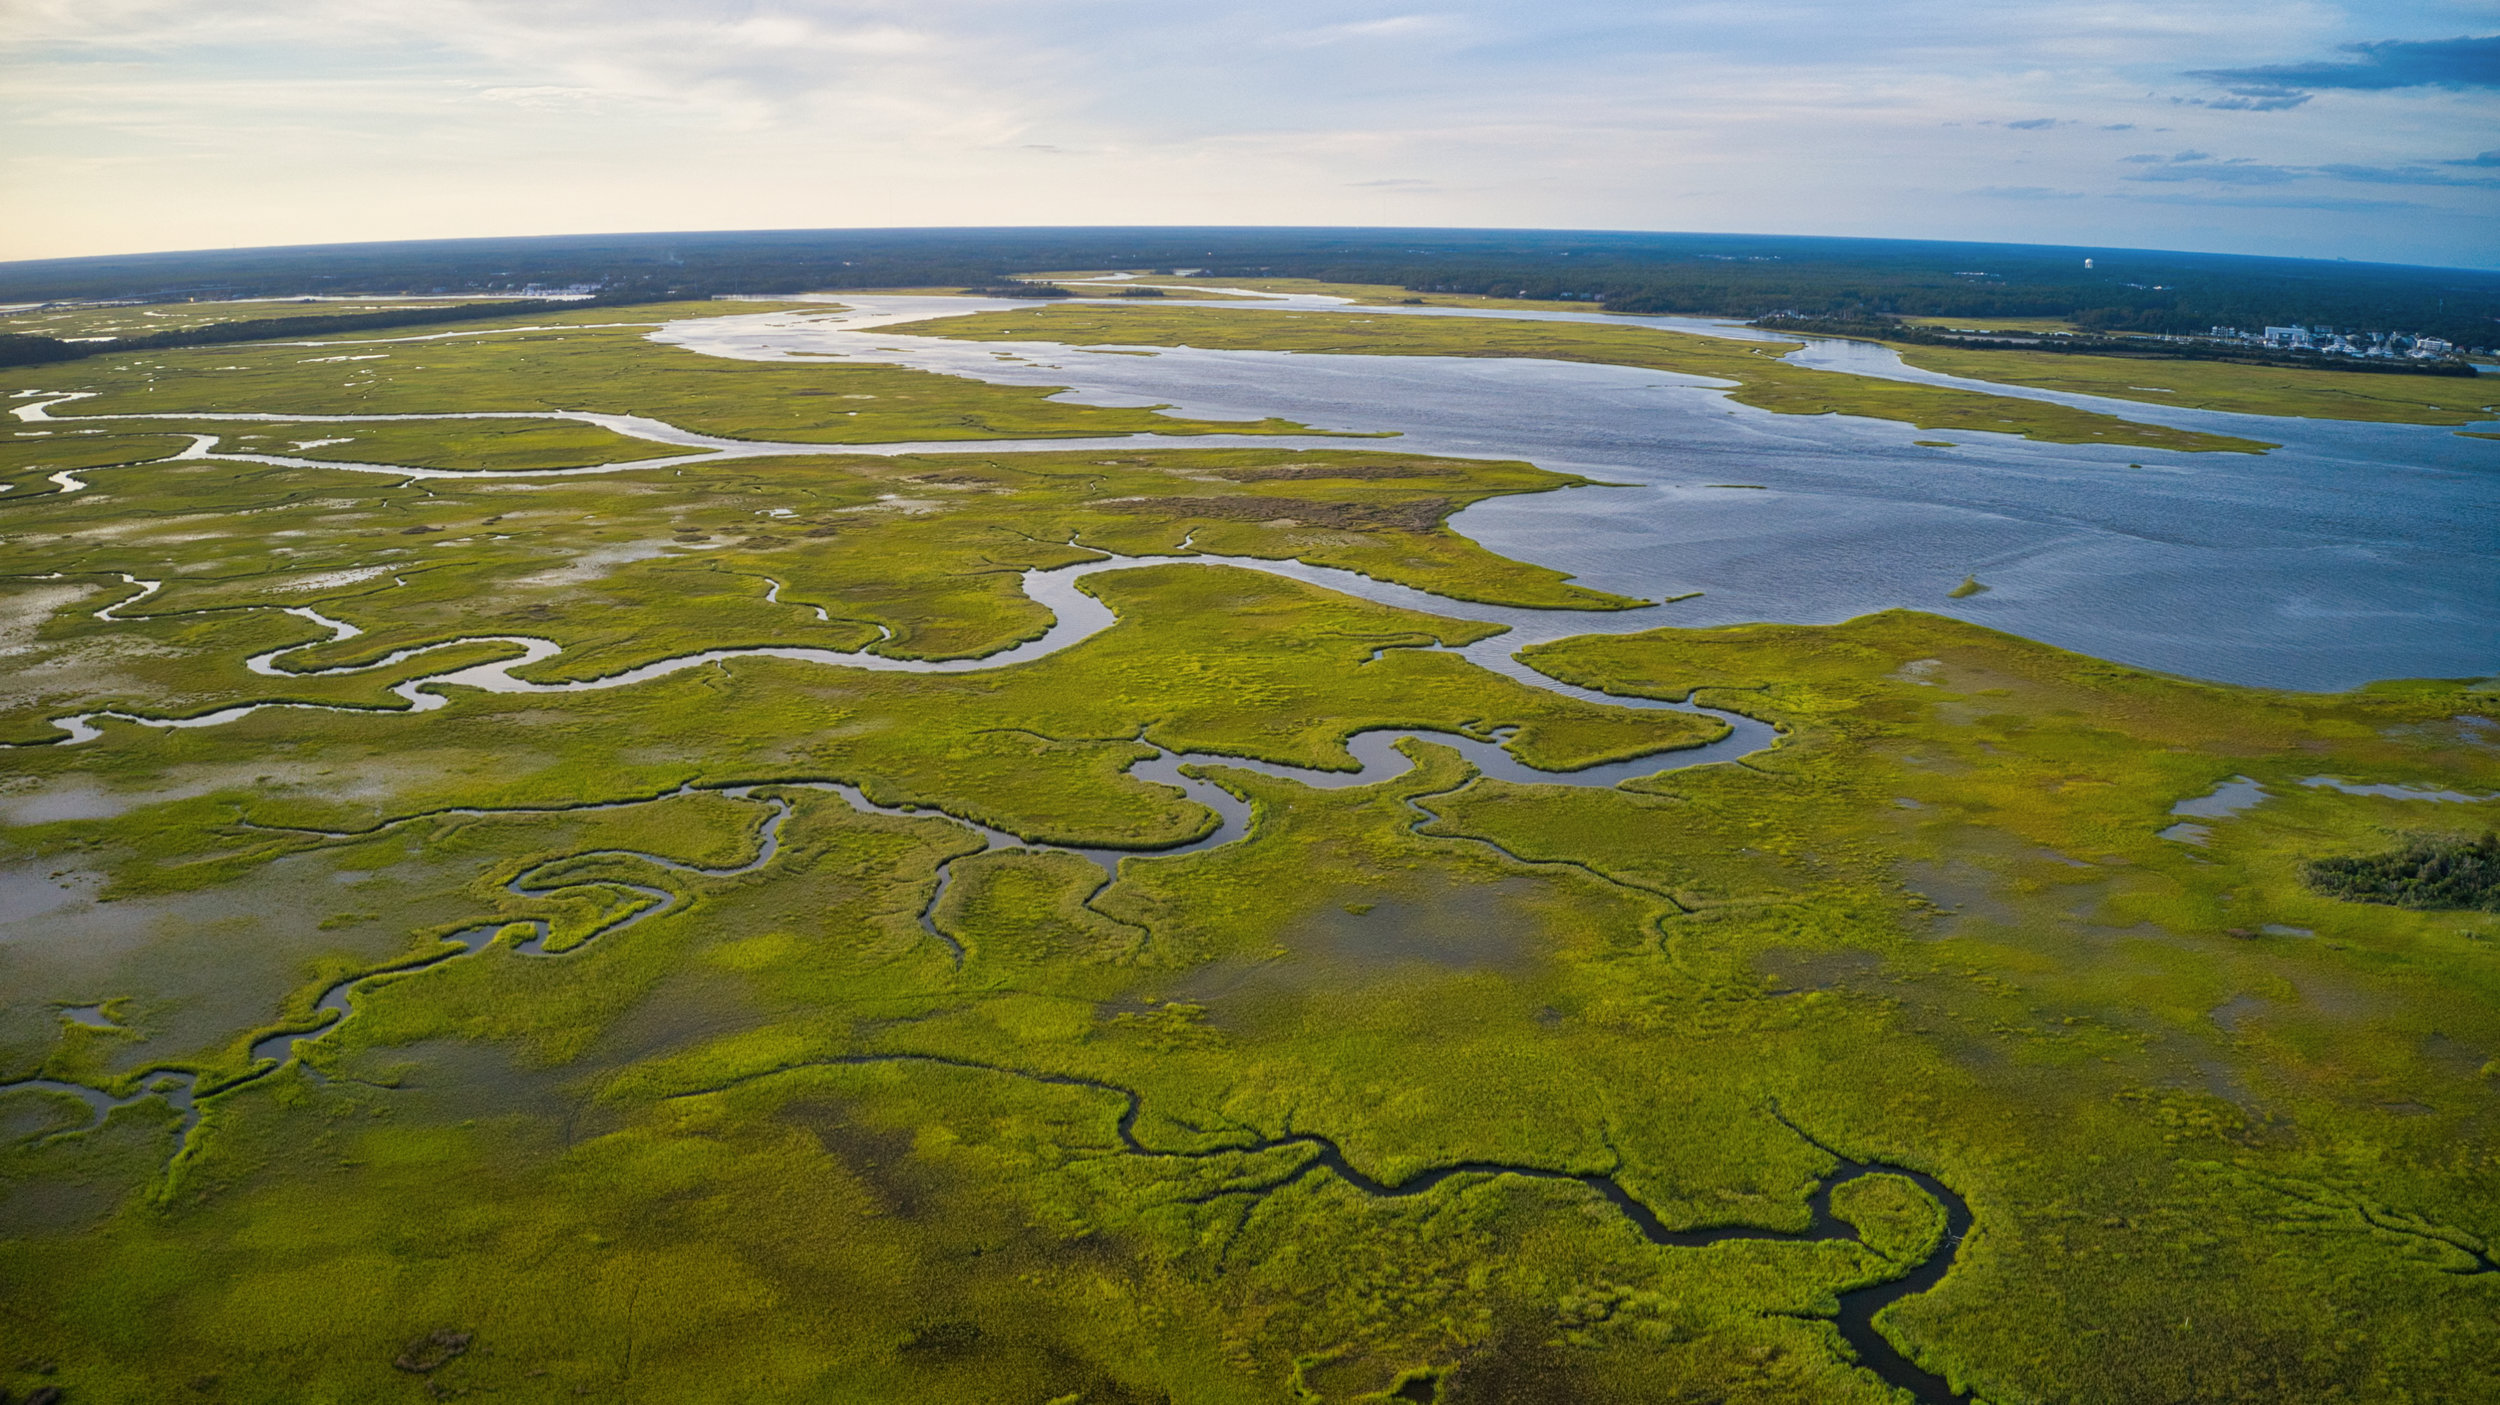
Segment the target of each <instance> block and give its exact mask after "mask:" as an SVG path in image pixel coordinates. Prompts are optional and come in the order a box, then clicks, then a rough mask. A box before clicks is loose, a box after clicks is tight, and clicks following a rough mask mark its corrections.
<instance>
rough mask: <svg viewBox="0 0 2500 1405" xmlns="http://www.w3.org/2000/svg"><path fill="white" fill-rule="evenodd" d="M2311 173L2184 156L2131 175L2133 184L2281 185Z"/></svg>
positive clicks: (2261, 164)
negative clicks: (2180, 182) (2175, 182)
mask: <svg viewBox="0 0 2500 1405" xmlns="http://www.w3.org/2000/svg"><path fill="white" fill-rule="evenodd" d="M2310 174H2312V172H2310V171H2307V170H2304V169H2301V168H2300V167H2297V166H2269V165H2267V164H2265V163H2264V162H2261V161H2251V160H2248V159H2246V158H2245V157H2243V158H2241V159H2240V160H2237V161H2215V160H2212V159H2210V158H2206V157H2201V156H2200V157H2197V158H2194V159H2190V158H2188V157H2186V156H2181V157H2178V158H2176V159H2174V160H2173V161H2171V162H2170V163H2169V164H2167V165H2163V166H2157V167H2152V168H2150V169H2147V170H2142V171H2138V172H2136V173H2135V174H2134V175H2131V176H2128V177H2127V179H2128V180H2131V181H2212V182H2214V183H2215V184H2217V185H2281V184H2283V183H2284V182H2286V181H2296V180H2299V179H2300V178H2301V177H2303V176H2306V175H2310Z"/></svg>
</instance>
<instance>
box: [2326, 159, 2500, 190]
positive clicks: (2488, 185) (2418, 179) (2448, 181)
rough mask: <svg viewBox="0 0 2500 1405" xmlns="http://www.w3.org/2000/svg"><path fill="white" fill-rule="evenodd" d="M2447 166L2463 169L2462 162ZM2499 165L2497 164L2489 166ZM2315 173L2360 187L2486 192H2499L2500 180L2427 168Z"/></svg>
mask: <svg viewBox="0 0 2500 1405" xmlns="http://www.w3.org/2000/svg"><path fill="white" fill-rule="evenodd" d="M2450 164H2457V165H2463V164H2467V163H2464V162H2456V163H2450ZM2493 164H2495V165H2500V162H2495V163H2493ZM2316 170H2317V173H2318V174H2319V175H2322V176H2329V177H2332V178H2334V179H2336V180H2339V181H2356V182H2359V183H2361V184H2363V185H2462V186H2477V187H2481V188H2482V189H2486V190H2493V189H2500V176H2452V175H2449V174H2448V173H2447V172H2445V171H2434V170H2432V169H2431V168H2429V167H2428V166H2351V165H2340V164H2339V165H2332V166H2320V167H2317V168H2316Z"/></svg>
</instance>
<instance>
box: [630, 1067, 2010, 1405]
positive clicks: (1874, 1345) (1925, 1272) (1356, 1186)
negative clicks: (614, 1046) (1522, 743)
mask: <svg viewBox="0 0 2500 1405" xmlns="http://www.w3.org/2000/svg"><path fill="white" fill-rule="evenodd" d="M889 1064H904V1065H922V1066H927V1067H933V1068H947V1069H956V1070H961V1071H964V1072H972V1073H985V1074H992V1075H996V1076H999V1077H1004V1078H1015V1079H1020V1080H1023V1081H1025V1082H1029V1083H1039V1084H1043V1085H1046V1086H1049V1087H1057V1088H1075V1089H1081V1090H1083V1091H1086V1092H1092V1093H1101V1094H1105V1095H1108V1096H1111V1097H1115V1098H1118V1099H1119V1100H1120V1112H1119V1116H1118V1118H1117V1120H1116V1121H1115V1122H1114V1123H1113V1135H1114V1137H1115V1138H1116V1144H1117V1146H1118V1149H1119V1150H1120V1151H1122V1152H1123V1153H1125V1154H1127V1155H1131V1156H1139V1157H1148V1158H1154V1159H1159V1160H1173V1161H1211V1160H1215V1159H1218V1158H1231V1157H1241V1158H1248V1157H1255V1156H1259V1155H1262V1154H1265V1153H1269V1152H1275V1151H1284V1150H1296V1151H1301V1152H1304V1153H1306V1155H1305V1156H1304V1157H1303V1158H1302V1160H1300V1161H1299V1162H1297V1163H1296V1164H1295V1165H1293V1166H1292V1167H1291V1168H1289V1169H1287V1170H1286V1171H1285V1172H1283V1173H1282V1174H1280V1175H1273V1176H1269V1177H1266V1178H1265V1179H1261V1180H1257V1181H1252V1182H1248V1183H1244V1184H1240V1185H1229V1186H1224V1187H1221V1188H1218V1189H1215V1190H1211V1191H1205V1192H1201V1193H1199V1194H1197V1195H1192V1196H1188V1197H1185V1198H1184V1199H1183V1200H1182V1202H1181V1203H1184V1204H1196V1205H1203V1204H1209V1203H1212V1202H1215V1201H1218V1200H1223V1199H1227V1198H1230V1197H1234V1196H1243V1197H1248V1198H1250V1199H1254V1200H1255V1199H1263V1198H1265V1197H1267V1196H1269V1195H1273V1194H1275V1193H1276V1192H1278V1191H1281V1190H1284V1189H1285V1188H1286V1187H1288V1186H1292V1185H1295V1184H1298V1183H1299V1182H1301V1181H1304V1180H1306V1179H1308V1178H1310V1177H1312V1176H1314V1175H1322V1174H1325V1175H1331V1176H1334V1177H1336V1178H1337V1179H1338V1180H1339V1181H1341V1182H1343V1183H1344V1184H1345V1185H1347V1186H1348V1187H1350V1188H1352V1189H1353V1190H1355V1191H1357V1192H1359V1193H1361V1194H1363V1195H1366V1196H1369V1197H1371V1198H1373V1199H1376V1200H1405V1199H1411V1198H1413V1197H1415V1196H1419V1195H1427V1194H1430V1193H1431V1192H1433V1191H1435V1190H1438V1189H1440V1188H1441V1187H1442V1186H1443V1185H1445V1184H1447V1183H1448V1182H1450V1181H1453V1180H1463V1179H1469V1178H1477V1177H1482V1178H1495V1177H1516V1178H1519V1179H1522V1180H1536V1181H1568V1182H1572V1183H1574V1184H1577V1185H1580V1186H1584V1187H1586V1188H1587V1189H1588V1190H1589V1191H1590V1192H1591V1193H1592V1194H1594V1195H1596V1196H1597V1197H1598V1198H1599V1199H1601V1200H1604V1201H1605V1202H1606V1203H1607V1204H1608V1205H1609V1206H1610V1207H1612V1208H1613V1209H1614V1211H1615V1212H1616V1213H1617V1214H1619V1215H1621V1216H1622V1217H1623V1219H1624V1221H1625V1222H1626V1223H1628V1224H1629V1225H1630V1226H1631V1227H1632V1229H1633V1230H1634V1232H1636V1233H1638V1234H1639V1235H1640V1236H1641V1238H1643V1239H1645V1240H1647V1241H1648V1242H1649V1243H1651V1244H1654V1245H1656V1246H1658V1247H1660V1248H1664V1249H1706V1248H1709V1247H1711V1246H1713V1245H1717V1244H1729V1243H1736V1242H1740V1241H1748V1240H1752V1241H1763V1242H1769V1243H1777V1244H1815V1243H1847V1244H1856V1245H1859V1246H1860V1247H1862V1248H1869V1250H1870V1252H1875V1253H1877V1255H1878V1257H1883V1256H1882V1255H1881V1253H1880V1251H1874V1250H1872V1248H1871V1246H1868V1245H1867V1244H1866V1241H1865V1238H1864V1237H1863V1236H1862V1235H1861V1234H1860V1232H1859V1230H1858V1227H1857V1226H1856V1225H1855V1224H1852V1223H1851V1222H1849V1221H1847V1220H1844V1219H1842V1218H1840V1217H1839V1216H1838V1215H1836V1214H1835V1213H1833V1211H1832V1193H1833V1192H1834V1191H1836V1190H1838V1189H1839V1188H1840V1187H1842V1186H1843V1185H1846V1184H1848V1183H1849V1182H1851V1181H1855V1180H1859V1179H1862V1178H1864V1177H1867V1176H1878V1175H1888V1176H1899V1177H1901V1178H1902V1179H1904V1180H1907V1181H1910V1182H1911V1183H1912V1184H1914V1185H1916V1186H1917V1187H1918V1188H1919V1189H1920V1190H1921V1191H1922V1192H1924V1193H1925V1194H1926V1195H1927V1196H1928V1198H1930V1199H1931V1200H1933V1201H1935V1203H1936V1206H1937V1208H1938V1209H1939V1210H1941V1211H1942V1212H1943V1216H1944V1225H1943V1229H1942V1232H1941V1233H1940V1234H1939V1235H1938V1237H1937V1240H1936V1243H1935V1244H1934V1246H1933V1247H1932V1248H1930V1249H1929V1250H1928V1252H1927V1254H1926V1256H1925V1257H1924V1258H1922V1259H1919V1260H1918V1261H1917V1262H1915V1263H1910V1264H1906V1265H1900V1268H1901V1272H1899V1273H1897V1274H1893V1275H1890V1276H1887V1277H1883V1278H1879V1279H1877V1280H1875V1281H1873V1282H1868V1283H1861V1284H1858V1285H1857V1286H1855V1287H1851V1288H1843V1289H1841V1290H1839V1291H1838V1293H1836V1294H1835V1296H1836V1297H1837V1298H1838V1299H1839V1305H1840V1306H1839V1311H1838V1312H1837V1313H1836V1314H1835V1315H1834V1317H1833V1318H1832V1322H1833V1325H1834V1326H1835V1327H1836V1328H1837V1329H1838V1330H1839V1332H1840V1335H1841V1339H1842V1340H1844V1341H1846V1342H1848V1343H1849V1346H1850V1348H1851V1349H1852V1350H1853V1351H1855V1352H1856V1353H1857V1356H1858V1364H1860V1365H1862V1366H1864V1367H1866V1368H1867V1369H1868V1370H1869V1371H1872V1372H1873V1373H1874V1374H1875V1375H1877V1376H1878V1377H1880V1378H1882V1379H1883V1380H1884V1382H1885V1383H1886V1384H1889V1385H1892V1386H1894V1387H1897V1388H1899V1389H1902V1390H1906V1391H1908V1392H1909V1393H1910V1394H1911V1395H1913V1396H1915V1397H1916V1398H1917V1399H1918V1400H1920V1401H1922V1402H1926V1405H1961V1402H1965V1401H1968V1400H1969V1399H1970V1396H1969V1395H1968V1393H1966V1392H1963V1391H1957V1390H1955V1389H1954V1388H1953V1386H1952V1384H1951V1383H1950V1382H1948V1381H1947V1380H1945V1379H1944V1377H1942V1376H1939V1375H1937V1374H1935V1373H1934V1372H1932V1371H1929V1370H1927V1369H1926V1368H1925V1367H1922V1366H1920V1365H1919V1364H1918V1363H1917V1362H1914V1361H1912V1360H1910V1359H1909V1358H1908V1357H1906V1356H1904V1355H1903V1354H1902V1353H1901V1350H1900V1349H1899V1348H1898V1347H1896V1346H1894V1345H1893V1343H1892V1341H1891V1339H1889V1338H1887V1337H1886V1336H1884V1334H1883V1333H1882V1332H1880V1331H1878V1330H1876V1327H1875V1316H1876V1314H1877V1313H1880V1312H1882V1311H1883V1310H1884V1309H1885V1308H1887V1307H1890V1306H1891V1305H1892V1304H1894V1303H1896V1302H1899V1301H1900V1300H1901V1299H1903V1298H1905V1297H1908V1296H1910V1295H1911V1294H1913V1293H1919V1292H1924V1291H1926V1290H1927V1289H1929V1288H1932V1287H1934V1286H1935V1285H1936V1284H1937V1283H1938V1282H1941V1281H1942V1280H1943V1278H1944V1276H1945V1274H1946V1273H1947V1272H1948V1271H1950V1270H1951V1268H1952V1267H1953V1263H1954V1260H1955V1259H1956V1258H1957V1257H1958V1256H1959V1255H1960V1253H1961V1249H1962V1244H1963V1241H1964V1240H1965V1239H1966V1238H1968V1236H1969V1234H1970V1231H1971V1227H1972V1224H1973V1217H1972V1214H1971V1208H1970V1204H1969V1202H1968V1201H1966V1200H1964V1199H1963V1198H1962V1197H1961V1196H1960V1195H1959V1194H1957V1193H1955V1191H1954V1190H1953V1188H1952V1187H1951V1186H1948V1185H1946V1184H1945V1183H1944V1182H1943V1181H1940V1180H1938V1179H1937V1178H1936V1177H1935V1176H1933V1175H1930V1174H1929V1173H1927V1172H1925V1171H1921V1170H1917V1169H1915V1168H1913V1167H1909V1166H1902V1165H1898V1164H1896V1163H1893V1162H1888V1161H1874V1160H1859V1159H1856V1158H1854V1157H1850V1156H1846V1155H1843V1154H1842V1153H1840V1152H1838V1151H1835V1150H1833V1149H1832V1148H1831V1147H1830V1146H1829V1145H1827V1144H1826V1143H1824V1142H1822V1141H1820V1140H1818V1139H1817V1138H1815V1137H1814V1136H1812V1135H1811V1134H1809V1133H1807V1132H1806V1131H1805V1130H1804V1129H1802V1128H1800V1127H1799V1126H1798V1125H1797V1124H1796V1123H1795V1122H1793V1121H1791V1120H1790V1119H1789V1118H1788V1117H1787V1116H1786V1114H1784V1113H1782V1112H1781V1111H1780V1110H1779V1109H1778V1108H1776V1107H1774V1108H1771V1109H1770V1110H1769V1114H1770V1116H1772V1117H1773V1118H1774V1119H1776V1120H1777V1121H1778V1122H1779V1123H1780V1125H1782V1126H1784V1127H1786V1128H1787V1129H1788V1130H1789V1131H1790V1132H1792V1133H1795V1134H1796V1136H1797V1137H1798V1138H1799V1139H1800V1140H1802V1141H1804V1142H1805V1143H1806V1144H1807V1145H1809V1146H1811V1147H1813V1148H1814V1149H1815V1150H1816V1151H1819V1152H1821V1153H1822V1154H1823V1155H1825V1156H1828V1157H1830V1158H1831V1161H1832V1164H1831V1166H1830V1167H1829V1168H1827V1169H1826V1170H1824V1171H1823V1173H1822V1174H1821V1175H1820V1176H1818V1177H1817V1178H1816V1181H1815V1186H1814V1190H1813V1191H1812V1192H1811V1193H1810V1194H1809V1195H1808V1196H1807V1198H1806V1206H1807V1209H1808V1211H1809V1213H1810V1215H1811V1219H1810V1220H1809V1222H1808V1224H1807V1226H1806V1228H1804V1229H1802V1230H1780V1229H1766V1228H1763V1227H1760V1226H1756V1225H1721V1226H1714V1227H1709V1228H1696V1229H1676V1228H1672V1227H1670V1226H1669V1225H1668V1224H1667V1223H1666V1221H1664V1220H1663V1219H1661V1218H1659V1216H1658V1213H1657V1212H1656V1211H1654V1210H1652V1209H1650V1208H1649V1206H1648V1205H1647V1204H1645V1203H1643V1202H1642V1201H1641V1199H1640V1198H1639V1197H1638V1196H1635V1195H1633V1194H1632V1193H1631V1192H1630V1191H1629V1190H1626V1189H1625V1188H1624V1186H1623V1183H1622V1182H1621V1181H1619V1180H1617V1179H1616V1178H1615V1177H1614V1175H1613V1174H1611V1173H1608V1172H1602V1171H1565V1170H1560V1169H1557V1168H1555V1167H1551V1166H1536V1165H1530V1164H1526V1163H1522V1162H1511V1161H1490V1160H1466V1161H1454V1162H1450V1163H1448V1164H1446V1165H1441V1166H1435V1167H1431V1168H1429V1169H1427V1170H1423V1171H1419V1172H1417V1173H1415V1174H1414V1175H1412V1176H1409V1177H1407V1178H1406V1179H1405V1180H1402V1181H1383V1180H1379V1179H1377V1178H1375V1177H1373V1176H1372V1175H1370V1174H1369V1173H1367V1172H1365V1171H1364V1170H1363V1169H1362V1168H1360V1167H1358V1166H1356V1165H1355V1164H1354V1163H1353V1161H1352V1160H1350V1159H1349V1158H1348V1157H1347V1156H1346V1154H1345V1149H1344V1148H1343V1147H1341V1146H1340V1145H1338V1143H1337V1142H1336V1140H1335V1139H1334V1138H1331V1137H1328V1136H1325V1135H1323V1134H1321V1133H1318V1132H1290V1133H1287V1134H1285V1135H1283V1136H1275V1137H1251V1138H1248V1139H1246V1140H1243V1141H1239V1142H1235V1143H1232V1144H1229V1145H1225V1146H1218V1147H1206V1148H1200V1149H1197V1150H1169V1149H1162V1148H1157V1147H1153V1146H1149V1145H1147V1144H1146V1142H1144V1141H1143V1140H1141V1139H1140V1138H1139V1137H1138V1135H1137V1123H1138V1119H1139V1118H1140V1117H1141V1116H1142V1115H1143V1114H1144V1112H1145V1099H1144V1098H1143V1097H1142V1096H1140V1095H1139V1094H1138V1092H1137V1091H1136V1090H1135V1089H1133V1088H1128V1087H1124V1086H1122V1085H1120V1084H1117V1083H1111V1082H1108V1081H1105V1080H1103V1079H1099V1078H1086V1077H1082V1076H1080V1075H1076V1074H1068V1073H1049V1072H1040V1071H1035V1070H1030V1069H1020V1068H1013V1067H1009V1066H1007V1065H1003V1064H993V1063H985V1062H981V1061H979V1060H974V1059H963V1058H956V1057H952V1056H949V1055H944V1054H927V1053H907V1052H896V1053H864V1054H843V1055H835V1056H832V1057H829V1058H822V1059H811V1060H805V1061H801V1062H796V1063H789V1064H783V1065H779V1066H777V1067H774V1068H770V1069H766V1070H763V1071H761V1072H758V1073H753V1074H748V1075H745V1076H743V1077H739V1078H734V1079H729V1080H726V1081H724V1082H720V1083H716V1084H712V1085H709V1086H707V1087H703V1088H695V1089H689V1090H687V1091H684V1092H681V1093H676V1094H672V1095H671V1097H672V1098H673V1099H683V1098H694V1097H709V1096H714V1095H717V1094H720V1093H724V1092H727V1091H729V1090H731V1089H733V1088H738V1087H743V1086H747V1085H750V1084H753V1083H757V1082H761V1081H764V1080H767V1079H774V1078H786V1077H789V1076H791V1075H793V1074H798V1073H804V1072H806V1071H809V1070H813V1069H826V1068H861V1067H871V1066H876V1065H889Z"/></svg>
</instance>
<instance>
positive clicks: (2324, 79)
mask: <svg viewBox="0 0 2500 1405" xmlns="http://www.w3.org/2000/svg"><path fill="white" fill-rule="evenodd" d="M2340 51H2341V52H2343V53H2347V54H2352V55H2355V56H2356V57H2355V58H2353V59H2351V60H2349V61H2346V62H2342V63H2334V62H2317V63H2286V64H2272V65H2268V66H2265V67H2261V68H2208V69H2200V70H2197V71H2194V72H2191V73H2190V74H2189V75H2188V76H2189V77H2191V78H2210V79H2213V80H2215V81H2216V82H2219V83H2222V84H2225V85H2229V86H2230V87H2231V89H2232V91H2233V92H2234V93H2235V94H2237V95H2238V96H2239V97H2241V98H2243V99H2246V100H2248V101H2250V102H2252V103H2254V102H2259V101H2275V100H2280V99H2285V98H2289V97H2290V96H2291V95H2293V94H2295V93H2298V92H2301V91H2303V90H2306V89H2313V88H2343V89H2351V90H2355V91H2361V92H2381V91H2385V90H2387V89H2390V88H2424V87H2441V88H2500V34H2494V35H2489V36H2485V37H2482V38H2468V37H2463V36H2460V37H2458V38H2455V39H2430V40H2419V41H2415V40H2403V39H2383V40H2380V41H2378V42H2376V43H2371V44H2345V45H2342V46H2341V48H2340ZM2227 105H2229V100H2227V99H2224V100H2214V101H2208V102H2207V103H2206V104H2205V106H2208V107H2220V106H2227Z"/></svg>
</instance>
